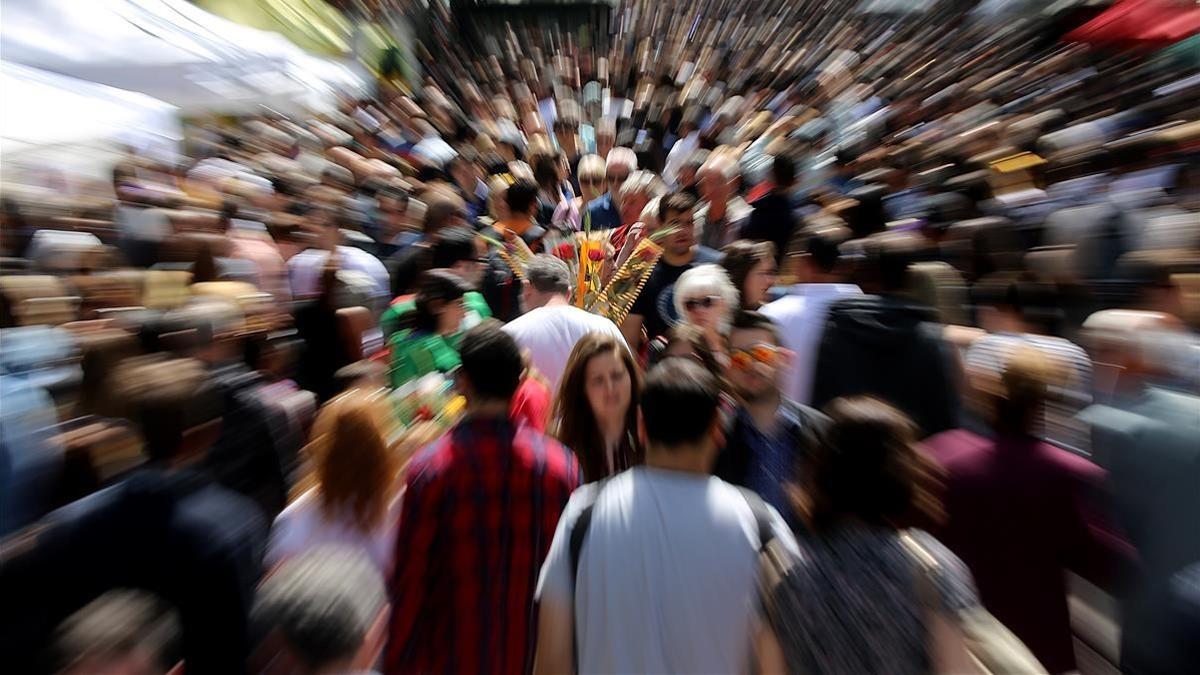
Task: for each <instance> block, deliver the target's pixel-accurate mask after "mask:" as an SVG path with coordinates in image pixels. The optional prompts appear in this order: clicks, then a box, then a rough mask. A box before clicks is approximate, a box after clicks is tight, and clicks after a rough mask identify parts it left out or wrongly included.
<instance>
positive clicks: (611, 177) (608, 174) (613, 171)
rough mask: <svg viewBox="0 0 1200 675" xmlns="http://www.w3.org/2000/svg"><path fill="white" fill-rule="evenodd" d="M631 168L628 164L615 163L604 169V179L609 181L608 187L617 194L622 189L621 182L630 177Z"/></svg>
mask: <svg viewBox="0 0 1200 675" xmlns="http://www.w3.org/2000/svg"><path fill="white" fill-rule="evenodd" d="M629 174H630V169H629V167H627V166H619V165H613V166H610V167H608V168H607V169H605V170H604V180H605V181H606V182H607V183H608V189H609V190H610V191H611V192H612V193H613V194H614V195H615V194H616V191H617V190H618V189H620V187H621V184H622V183H624V182H625V179H626V178H629Z"/></svg>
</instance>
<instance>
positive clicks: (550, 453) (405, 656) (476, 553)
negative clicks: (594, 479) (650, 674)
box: [384, 418, 580, 675]
mask: <svg viewBox="0 0 1200 675" xmlns="http://www.w3.org/2000/svg"><path fill="white" fill-rule="evenodd" d="M407 476H408V477H407V480H406V483H407V490H406V492H405V497H404V506H403V513H402V515H401V517H400V530H399V533H398V534H397V537H396V557H395V572H394V573H393V576H392V581H391V585H390V589H389V593H390V596H391V601H392V617H391V625H390V629H389V640H388V645H387V650H386V653H385V661H384V666H385V667H384V672H385V673H389V674H393V673H508V674H513V675H522V674H524V673H528V672H530V670H531V669H532V668H533V648H534V639H535V637H536V630H535V628H536V614H535V612H534V601H533V593H534V589H535V586H536V584H537V578H538V571H539V570H540V568H541V565H542V560H543V559H544V558H545V557H546V553H547V551H548V550H549V549H550V542H551V540H552V538H553V537H554V530H555V528H556V527H557V525H558V517H559V515H560V514H561V513H562V510H563V508H564V507H565V506H566V504H567V499H568V497H570V495H571V491H572V490H574V489H575V488H576V487H578V485H579V483H580V473H579V465H578V464H577V463H576V461H575V457H574V455H572V454H571V451H570V450H568V449H567V448H566V447H564V446H563V445H561V444H559V443H558V442H557V441H555V440H553V439H551V438H549V437H547V436H543V435H542V434H540V433H538V432H536V431H533V430H532V429H531V428H529V427H528V426H525V425H518V426H514V425H513V424H512V423H511V422H510V421H509V420H507V419H483V418H474V419H467V420H464V421H463V422H460V423H459V424H458V425H456V426H455V427H454V428H453V429H451V430H450V431H449V433H447V434H446V435H445V436H444V437H442V439H441V440H439V441H438V442H436V443H434V444H433V445H431V446H429V447H427V448H426V449H425V450H423V451H421V453H420V454H419V455H418V456H417V457H416V458H415V459H414V460H413V461H412V463H411V464H409V466H408V469H407Z"/></svg>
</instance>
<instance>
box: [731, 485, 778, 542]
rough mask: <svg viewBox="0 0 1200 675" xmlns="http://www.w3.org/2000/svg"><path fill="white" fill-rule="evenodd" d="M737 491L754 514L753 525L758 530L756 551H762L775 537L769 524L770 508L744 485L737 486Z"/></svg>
mask: <svg viewBox="0 0 1200 675" xmlns="http://www.w3.org/2000/svg"><path fill="white" fill-rule="evenodd" d="M738 491H739V492H741V493H742V498H743V499H745V500H746V504H747V505H749V506H750V512H751V513H753V514H754V525H755V527H756V528H757V530H758V552H759V553H762V552H764V551H766V550H767V545H768V544H770V543H771V542H772V541H774V539H775V528H774V527H772V526H771V510H770V507H768V506H767V503H766V502H765V501H763V498H762V497H759V496H758V493H757V492H754V491H753V490H749V489H747V488H744V487H739V488H738Z"/></svg>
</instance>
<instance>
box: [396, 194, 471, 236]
mask: <svg viewBox="0 0 1200 675" xmlns="http://www.w3.org/2000/svg"><path fill="white" fill-rule="evenodd" d="M404 199H405V201H407V200H408V197H407V195H405V197H404ZM460 215H463V207H462V204H460V203H459V202H458V201H457V200H454V199H434V200H431V201H430V203H429V205H428V206H427V207H425V217H424V220H423V221H422V224H421V229H422V230H423V231H424V232H425V234H433V233H434V232H437V231H438V230H441V229H442V228H444V227H446V224H447V223H449V222H450V221H451V220H452V219H453V218H454V217H455V216H460Z"/></svg>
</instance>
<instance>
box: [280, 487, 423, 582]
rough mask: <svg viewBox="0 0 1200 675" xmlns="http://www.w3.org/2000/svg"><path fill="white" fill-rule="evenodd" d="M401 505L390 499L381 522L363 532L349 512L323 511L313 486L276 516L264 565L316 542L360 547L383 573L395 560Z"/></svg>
mask: <svg viewBox="0 0 1200 675" xmlns="http://www.w3.org/2000/svg"><path fill="white" fill-rule="evenodd" d="M400 506H401V500H399V499H395V500H393V501H392V504H391V505H390V507H389V508H388V514H387V516H386V517H385V518H384V520H383V522H381V523H380V524H379V526H378V527H376V528H375V529H374V530H372V531H371V532H363V531H362V530H360V529H358V528H357V527H355V525H354V521H353V520H352V519H351V518H350V516H349V515H348V514H327V513H325V512H323V511H322V510H321V501H320V498H319V497H317V495H316V493H315V491H314V490H309V491H308V492H305V493H304V494H302V495H300V497H298V498H297V499H296V501H294V502H292V503H291V504H288V507H287V508H286V509H284V510H283V512H281V513H280V514H279V515H278V516H276V517H275V524H274V525H272V526H271V541H270V542H269V543H268V544H267V554H266V564H267V567H268V568H270V567H273V566H274V565H277V564H279V563H281V562H283V561H284V560H287V559H288V558H291V557H293V556H296V555H298V554H301V553H304V552H305V551H311V550H313V549H314V548H317V547H319V546H324V545H327V544H333V545H337V546H346V547H350V548H356V549H359V550H361V551H362V552H363V553H365V554H366V555H367V556H368V557H370V559H371V562H373V563H374V564H375V567H376V569H378V570H379V573H380V574H382V575H384V576H385V577H386V576H387V575H388V574H390V573H391V571H392V565H393V563H394V560H393V559H392V558H393V556H394V555H395V549H396V525H397V523H398V522H399V520H400Z"/></svg>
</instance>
